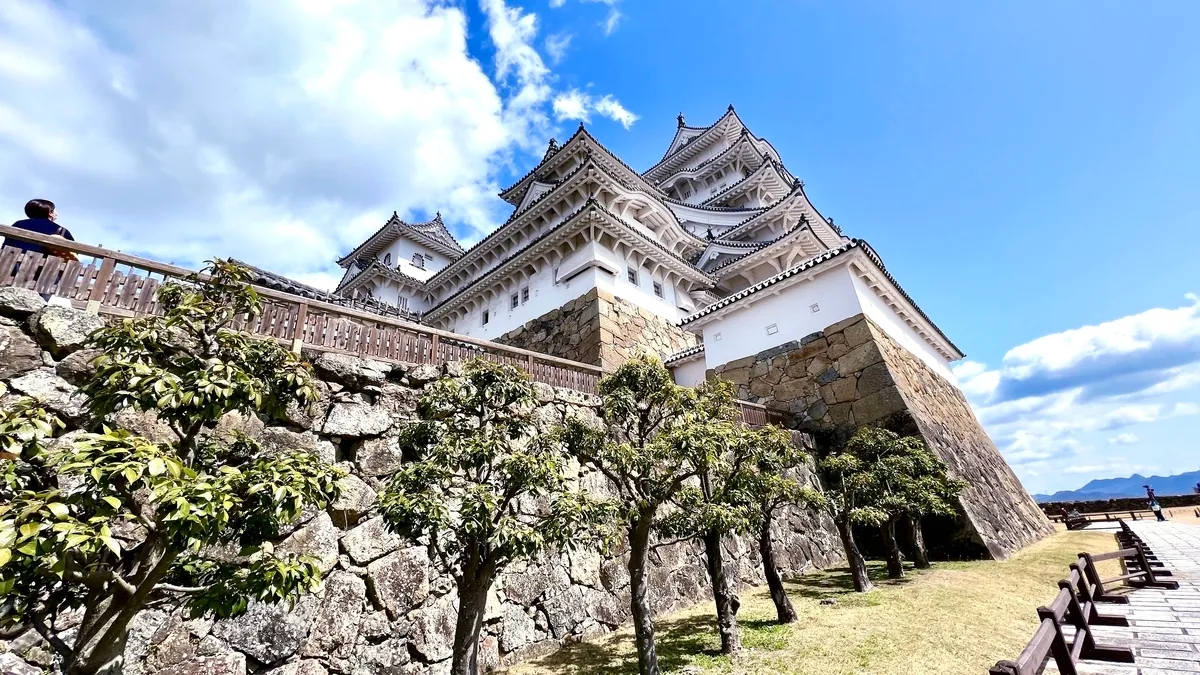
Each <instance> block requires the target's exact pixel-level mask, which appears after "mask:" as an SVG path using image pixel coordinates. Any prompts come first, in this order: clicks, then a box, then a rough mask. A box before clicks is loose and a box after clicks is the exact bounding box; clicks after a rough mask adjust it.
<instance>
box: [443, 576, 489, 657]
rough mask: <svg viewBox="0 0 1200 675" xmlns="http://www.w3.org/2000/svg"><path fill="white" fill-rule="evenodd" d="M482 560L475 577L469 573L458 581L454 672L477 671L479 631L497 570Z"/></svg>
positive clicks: (453, 655)
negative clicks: (493, 569) (482, 562)
mask: <svg viewBox="0 0 1200 675" xmlns="http://www.w3.org/2000/svg"><path fill="white" fill-rule="evenodd" d="M491 569H492V566H491V565H489V564H486V563H485V564H483V565H481V566H480V567H479V568H477V571H476V575H475V576H474V577H468V576H466V575H464V576H463V578H462V579H461V580H460V581H459V582H458V619H457V620H456V621H455V623H454V651H453V653H452V655H451V657H450V673H451V675H478V673H479V634H480V632H481V631H482V630H483V616H484V614H485V613H486V610H487V596H488V591H489V590H491V588H492V582H493V581H494V577H495V574H494V573H492V572H491Z"/></svg>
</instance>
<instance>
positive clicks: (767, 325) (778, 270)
mask: <svg viewBox="0 0 1200 675" xmlns="http://www.w3.org/2000/svg"><path fill="white" fill-rule="evenodd" d="M500 196H501V197H502V198H503V199H504V200H505V201H507V202H508V203H510V204H512V206H513V212H512V214H511V215H510V216H509V218H508V220H507V221H505V222H504V223H503V224H501V225H500V226H499V227H497V228H496V230H495V231H493V232H492V233H491V234H489V235H488V236H487V237H485V238H484V239H483V240H482V241H480V242H479V243H477V244H475V245H474V246H472V247H471V248H469V249H467V250H463V249H462V247H461V246H459V244H458V243H457V242H456V241H455V240H454V238H453V237H452V236H451V235H450V233H449V231H448V230H447V229H446V227H445V225H444V224H443V223H442V221H441V218H440V216H439V217H437V218H435V219H434V220H432V221H430V222H428V223H405V222H402V221H401V220H400V219H399V218H398V217H396V216H393V217H392V218H391V219H390V220H389V221H388V222H387V223H386V224H385V225H384V226H383V228H381V229H380V230H379V231H378V232H376V233H375V234H374V235H372V236H371V238H370V239H368V240H367V241H366V242H364V243H363V244H362V245H361V246H359V247H357V248H355V249H354V250H353V251H351V252H350V253H349V254H348V255H346V256H345V257H344V258H342V259H341V260H340V261H339V263H340V264H341V265H342V266H343V267H345V268H346V275H345V277H344V278H343V279H342V281H341V283H340V284H339V286H338V288H337V290H336V293H338V294H341V295H346V296H355V295H369V296H371V297H372V298H374V299H376V300H379V301H382V302H385V303H388V304H394V305H397V306H399V307H400V308H402V309H404V310H406V311H408V312H410V313H413V314H416V315H419V316H420V319H421V321H422V322H423V323H426V324H428V325H430V326H433V327H436V328H441V329H443V330H448V331H453V332H457V333H460V334H464V335H471V336H474V337H477V338H485V339H489V340H494V341H497V342H502V343H505V344H509V345H514V346H519V347H524V348H526V349H531V350H535V351H539V352H543V353H547V354H551V355H554V356H558V357H562V358H567V359H572V360H576V361H582V362H586V363H591V364H596V365H600V366H603V367H606V368H611V367H615V366H617V365H619V364H620V363H622V362H623V361H625V360H627V359H628V358H629V357H630V356H632V355H633V354H635V353H637V352H639V351H648V352H651V353H655V354H657V355H659V356H660V357H661V358H663V359H664V362H665V363H666V364H667V366H668V367H669V368H671V369H672V372H673V373H674V374H675V379H676V381H677V382H679V383H680V384H687V385H695V384H698V383H700V382H702V381H704V379H705V378H706V377H721V378H723V379H726V380H729V381H730V382H732V383H734V384H735V385H736V386H737V390H738V396H739V398H742V399H747V400H751V401H755V402H759V403H762V404H764V405H766V406H767V407H768V408H771V409H773V410H775V411H777V412H778V413H779V414H781V415H783V416H784V417H785V419H786V420H787V423H788V424H789V425H790V426H793V427H798V428H805V429H808V430H811V431H814V432H816V433H819V434H833V435H838V434H846V433H849V432H850V431H852V430H853V429H854V428H857V427H859V426H863V425H882V426H888V427H891V428H894V429H896V430H898V431H902V432H904V433H917V434H920V435H921V436H922V437H923V438H924V439H925V441H926V443H927V444H928V445H929V446H930V447H931V448H932V449H933V450H934V451H935V452H937V453H938V454H939V456H941V457H942V458H943V459H944V460H945V461H946V462H947V463H948V464H949V465H950V467H951V469H952V470H953V471H954V472H955V473H956V474H957V475H959V476H962V477H964V478H967V479H968V481H969V482H970V483H971V487H970V488H968V489H967V490H966V491H965V492H964V493H963V495H962V499H961V501H962V504H963V510H964V513H965V516H966V521H967V522H966V525H967V530H968V531H969V532H970V533H971V535H972V536H973V538H974V540H975V542H976V543H977V544H978V545H979V546H981V547H983V548H986V550H987V552H988V553H990V554H991V555H993V556H995V557H1005V556H1007V555H1008V554H1009V553H1010V552H1012V551H1014V550H1016V549H1019V548H1020V547H1022V546H1024V545H1025V544H1027V543H1029V542H1032V541H1034V540H1036V539H1039V538H1041V537H1042V536H1044V535H1045V534H1047V533H1048V532H1049V527H1050V526H1049V523H1048V521H1047V520H1046V519H1045V517H1044V516H1043V515H1042V513H1041V511H1040V510H1038V508H1037V506H1036V505H1035V504H1034V502H1033V500H1032V499H1031V498H1030V497H1029V495H1028V493H1027V492H1025V490H1024V488H1023V487H1022V486H1021V484H1020V482H1019V481H1018V480H1017V478H1016V476H1015V475H1014V474H1013V473H1012V470H1011V469H1010V468H1009V467H1008V465H1007V464H1006V463H1005V462H1004V459H1003V458H1002V457H1001V456H1000V453H999V452H998V451H997V450H996V448H995V446H994V445H993V444H992V442H991V440H990V439H989V438H988V436H987V434H986V432H984V430H983V429H982V427H980V425H979V423H978V421H977V420H976V419H975V416H974V414H973V413H972V412H971V409H970V407H969V406H968V404H967V402H966V399H965V398H964V397H963V395H962V392H961V391H959V389H958V387H957V386H956V384H955V381H954V377H953V375H952V374H951V371H950V368H949V364H950V363H951V362H953V361H955V360H957V359H961V358H962V357H963V353H962V352H961V351H960V350H959V349H958V348H957V347H956V346H955V345H954V344H953V343H952V342H951V341H950V340H949V339H948V338H947V337H946V335H945V334H943V333H942V331H941V330H940V329H938V327H937V326H936V325H935V324H934V323H933V321H932V320H930V318H929V317H928V316H926V315H925V313H924V312H923V311H921V309H920V307H918V306H917V304H916V302H914V301H913V299H912V298H911V297H909V295H908V294H907V293H905V292H904V289H903V288H901V287H900V285H899V283H898V282H897V281H896V279H895V278H893V276H892V275H891V274H889V273H888V271H887V269H886V268H885V267H884V264H883V261H882V260H881V259H880V257H879V255H878V254H877V253H876V252H875V251H874V250H873V249H872V248H871V247H870V246H869V245H868V244H867V243H866V242H865V241H863V240H860V239H851V238H848V237H847V236H845V235H844V234H843V233H842V231H841V230H840V229H839V228H838V227H836V226H835V225H834V224H833V221H832V220H830V219H827V218H825V217H824V216H822V215H821V214H820V212H818V211H817V209H816V208H815V207H814V206H813V204H812V203H811V202H810V201H809V199H808V196H807V195H806V194H805V191H804V183H803V182H802V181H800V180H799V179H798V178H797V177H795V176H793V175H792V174H791V173H790V172H789V171H788V170H787V168H786V167H785V165H784V163H783V161H782V159H781V158H780V156H779V153H778V152H776V150H775V148H773V147H772V146H771V144H770V143H769V142H767V141H766V140H765V139H762V138H759V137H758V136H755V135H754V134H753V133H752V132H751V131H750V129H749V128H748V127H747V126H746V125H745V124H744V123H743V122H742V120H741V118H739V117H738V115H737V113H736V112H735V111H734V109H733V107H732V106H730V107H729V109H728V110H727V111H726V112H725V114H724V115H722V116H721V117H720V119H718V120H717V121H715V122H714V123H712V124H711V125H709V126H706V127H692V126H688V125H687V124H685V123H684V119H683V116H682V115H680V116H679V118H678V125H677V127H676V130H675V136H674V138H672V139H671V142H670V143H669V145H668V146H667V149H666V152H665V153H664V155H663V157H662V159H661V160H659V162H658V163H657V164H655V165H654V166H652V167H650V168H649V169H648V170H646V171H644V172H641V173H639V172H637V171H636V170H634V169H633V168H631V167H630V166H629V165H628V164H626V163H625V162H623V161H622V160H621V159H620V158H619V157H617V156H616V155H615V154H613V153H612V152H611V151H609V150H608V149H607V148H606V147H604V145H602V144H601V143H600V142H599V141H597V140H596V139H595V138H594V137H593V136H592V135H591V134H590V133H588V132H587V130H586V129H585V128H584V127H583V125H580V127H579V130H578V131H576V132H575V134H574V135H572V136H571V137H570V138H569V139H568V140H567V141H566V142H564V143H562V144H561V145H559V144H558V143H557V142H555V141H554V140H551V141H550V144H549V147H548V148H547V149H546V153H545V155H544V156H543V158H542V160H541V162H539V163H538V165H537V166H535V167H534V168H533V169H532V170H531V171H530V172H529V173H528V174H526V175H525V176H523V177H522V178H521V179H520V180H518V181H517V182H516V183H514V184H513V185H512V186H511V187H509V188H507V189H505V190H504V191H503V192H501V193H500Z"/></svg>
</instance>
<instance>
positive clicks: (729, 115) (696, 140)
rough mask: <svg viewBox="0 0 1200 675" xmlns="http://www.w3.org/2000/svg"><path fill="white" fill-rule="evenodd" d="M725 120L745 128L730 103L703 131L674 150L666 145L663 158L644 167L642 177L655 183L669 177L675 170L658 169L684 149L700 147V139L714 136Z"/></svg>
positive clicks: (682, 152) (703, 139) (677, 133)
mask: <svg viewBox="0 0 1200 675" xmlns="http://www.w3.org/2000/svg"><path fill="white" fill-rule="evenodd" d="M727 120H733V121H735V122H736V123H737V125H738V126H739V127H741V128H745V126H746V125H745V124H742V120H741V119H740V118H739V117H738V116H737V113H736V112H734V110H733V106H732V105H731V106H729V107H728V108H727V109H726V110H725V114H724V115H721V117H720V118H718V119H717V121H716V122H713V123H712V124H710V125H708V126H707V127H704V131H702V132H700V133H699V134H697V135H695V136H693V137H692V138H691V139H690V140H689V141H688V142H687V143H684V144H683V145H680V146H679V147H677V148H675V149H674V151H671V148H670V147H668V148H667V150H668V152H667V154H665V155H663V158H662V159H660V160H659V161H658V163H657V164H655V165H654V166H652V167H650V168H649V169H646V170H645V171H643V172H642V177H644V178H645V179H646V180H648V181H651V182H653V183H655V184H657V183H659V182H660V181H661V180H662V179H664V178H669V177H670V174H673V173H675V170H671V171H670V172H669V173H662V172H661V171H660V169H663V168H664V167H665V166H666V165H667V164H668V163H669V162H671V161H672V160H673V159H676V158H678V157H681V156H682V155H683V154H687V153H686V152H685V151H686V150H688V149H689V148H698V147H701V146H702V145H703V143H701V141H707V140H708V139H710V138H712V137H716V136H717V135H718V130H719V129H720V128H721V127H722V125H723V123H725V122H726V121H727ZM679 134H680V131H679V130H676V132H675V136H676V137H678V136H679ZM671 143H672V145H674V143H675V141H674V139H672V141H671Z"/></svg>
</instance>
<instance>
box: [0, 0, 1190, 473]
mask: <svg viewBox="0 0 1200 675" xmlns="http://www.w3.org/2000/svg"><path fill="white" fill-rule="evenodd" d="M207 4H209V3H192V2H184V1H182V0H179V1H175V2H157V1H152V0H135V1H132V2H128V3H122V4H121V6H120V8H114V7H110V6H108V5H107V4H106V6H105V7H104V8H103V9H102V10H101V9H100V8H99V7H98V6H97V5H96V3H92V2H87V1H85V0H62V1H59V2H52V1H50V0H9V2H6V11H5V13H4V15H3V16H0V91H4V92H5V94H3V95H0V177H3V180H2V181H0V221H4V220H10V219H15V218H17V217H19V209H20V205H21V204H23V203H24V201H25V200H26V199H27V198H29V197H30V196H34V195H37V196H46V197H49V198H51V199H54V200H55V201H56V202H58V203H59V205H60V209H59V211H60V213H61V214H62V218H63V222H64V223H65V224H67V225H68V226H69V227H71V228H72V229H73V230H74V231H75V233H76V235H77V236H78V237H79V238H81V239H86V240H88V241H92V242H95V243H102V244H104V245H107V246H112V247H114V248H121V249H123V250H128V251H135V252H139V253H143V254H147V255H151V256H153V257H156V258H160V259H165V260H171V261H174V262H177V263H184V264H194V263H196V262H197V261H199V260H202V259H204V258H206V257H209V256H213V255H235V256H237V257H239V258H242V259H245V260H248V261H250V262H254V263H256V264H260V265H262V266H265V267H269V268H271V269H273V270H276V271H279V272H282V273H286V274H290V275H293V276H295V277H297V278H300V279H303V280H306V281H310V282H312V283H315V284H320V285H328V284H329V283H331V281H332V280H333V279H334V278H335V277H336V276H337V269H336V267H335V266H334V265H333V262H332V261H333V260H334V259H335V258H336V257H337V256H338V254H339V253H343V252H345V251H346V250H348V249H349V248H350V247H351V246H353V245H354V244H356V243H357V242H358V241H360V240H361V239H362V238H363V237H364V236H366V234H368V233H369V232H371V231H373V230H374V229H375V228H377V227H378V226H379V224H380V223H381V222H382V219H383V218H385V217H386V216H387V215H390V213H391V212H392V211H393V210H397V211H399V212H400V213H401V215H403V216H406V217H421V216H423V215H427V214H430V213H432V212H433V211H436V210H440V211H441V212H442V213H443V215H444V216H445V217H446V218H447V219H448V220H450V221H451V222H452V223H453V225H454V227H455V229H456V231H457V232H458V233H459V234H460V235H461V236H462V237H463V238H464V239H466V240H472V239H477V238H478V237H479V236H481V234H482V233H486V232H487V231H488V230H490V229H491V228H492V227H494V226H495V224H497V223H499V222H501V221H502V220H503V219H504V217H505V216H506V215H507V213H506V210H505V207H504V205H503V204H502V203H501V202H500V201H499V200H498V199H496V198H495V192H496V191H497V190H498V189H499V188H500V187H503V186H505V185H506V184H507V183H508V182H509V181H510V180H511V179H513V178H514V177H515V176H518V175H520V174H523V173H524V172H525V171H527V170H528V169H529V168H531V167H532V162H533V161H534V160H535V159H536V158H537V157H540V155H541V152H542V150H543V149H544V147H545V143H546V140H547V139H548V138H549V137H550V136H552V135H557V136H558V137H559V138H560V139H563V138H565V137H566V136H567V135H569V134H570V133H571V131H572V130H573V128H574V127H575V126H576V124H577V123H578V120H579V118H581V117H586V118H587V121H588V124H589V126H590V128H591V129H592V130H593V132H594V133H595V134H596V135H597V136H598V137H599V138H600V139H601V140H602V141H603V142H605V143H606V144H608V145H609V147H611V148H612V149H613V150H614V151H615V152H617V153H618V154H619V155H620V156H621V157H623V158H624V159H626V160H627V161H628V162H629V163H630V164H632V165H633V166H635V167H642V168H644V167H648V166H649V165H651V164H652V163H653V162H654V161H656V160H657V159H658V157H659V156H660V155H661V154H662V152H663V150H664V149H665V146H666V144H667V143H668V142H669V140H670V137H671V134H672V133H673V130H674V125H675V115H676V114H677V113H679V112H683V113H684V114H685V115H686V117H687V120H688V123H689V124H706V123H708V122H711V121H712V120H714V119H716V118H717V117H718V116H719V115H720V114H721V112H722V111H723V110H724V108H725V106H726V105H727V104H730V103H732V104H734V105H735V106H736V107H737V109H738V112H739V114H740V115H741V116H742V118H743V119H744V120H745V121H746V122H747V123H748V124H749V125H750V126H751V128H752V129H753V130H754V131H755V132H756V133H757V134H759V135H762V136H766V137H767V138H768V139H770V140H771V142H772V143H773V144H774V145H775V147H776V148H777V149H778V150H779V151H780V153H781V154H782V156H783V158H784V160H785V162H786V163H787V165H788V167H789V169H790V170H791V171H792V172H793V173H795V174H797V175H799V176H800V177H802V178H803V179H804V180H805V182H806V185H807V190H808V193H809V194H810V196H811V197H812V199H813V200H814V202H815V203H816V204H817V206H818V208H820V209H821V211H822V212H823V213H825V214H826V215H831V216H833V217H834V218H835V219H836V221H837V223H838V224H839V225H841V226H842V227H843V228H844V229H845V230H846V232H847V233H848V234H850V235H851V236H857V237H862V238H865V239H867V240H868V241H870V242H871V244H872V245H873V246H874V247H875V248H877V249H878V250H879V251H880V252H881V254H882V255H883V257H884V259H885V261H886V263H887V264H888V266H889V269H890V270H891V271H892V272H893V273H894V274H896V276H897V277H898V278H899V279H900V280H901V282H902V283H903V284H904V286H905V287H906V289H907V290H908V291H909V292H910V293H911V294H912V295H913V296H914V297H915V298H916V299H917V300H918V301H919V302H920V303H921V305H922V307H923V308H924V309H925V310H926V311H927V312H928V313H929V314H930V315H931V316H932V317H933V319H934V320H935V321H937V322H938V324H939V325H940V326H941V327H942V328H943V329H944V330H945V331H946V332H947V333H948V334H949V335H950V336H951V337H952V338H953V339H954V340H955V341H956V343H957V344H958V345H959V346H960V347H961V348H962V349H963V350H964V351H966V352H967V354H968V355H969V356H968V362H967V363H964V364H961V365H960V366H959V370H958V373H959V375H960V379H961V382H962V385H963V388H964V390H965V391H966V392H967V393H968V396H969V397H970V399H971V401H972V403H973V404H974V405H975V407H976V410H977V411H978V413H979V414H980V416H981V418H982V419H983V420H984V422H985V424H986V426H987V427H988V429H989V431H990V432H991V433H992V436H993V438H994V439H995V440H996V441H997V444H998V445H999V446H1000V447H1001V448H1002V450H1003V451H1004V452H1005V454H1006V456H1007V457H1008V458H1009V460H1010V462H1011V463H1012V464H1013V465H1014V468H1015V469H1016V470H1017V472H1018V474H1019V475H1020V476H1021V478H1022V480H1024V481H1025V483H1026V485H1027V486H1028V487H1029V488H1030V489H1031V490H1032V491H1038V492H1041V491H1050V490H1054V489H1062V488H1069V487H1074V486H1078V485H1080V484H1082V483H1084V482H1086V480H1088V479H1090V478H1094V477H1101V476H1111V475H1119V474H1128V473H1130V472H1132V471H1140V472H1142V473H1152V472H1160V473H1172V472H1178V471H1183V470H1193V469H1196V468H1198V467H1200V450H1198V448H1197V446H1196V442H1195V440H1194V439H1196V438H1197V437H1200V433H1198V432H1200V309H1198V308H1197V300H1196V298H1195V296H1194V295H1192V296H1189V295H1188V294H1189V293H1200V272H1198V270H1200V266H1197V264H1196V262H1195V261H1196V252H1197V250H1198V249H1200V228H1197V227H1196V225H1197V221H1198V220H1200V217H1198V216H1200V204H1198V203H1197V202H1196V200H1195V199H1194V198H1193V195H1195V194H1196V189H1195V187H1194V186H1195V185H1196V184H1197V182H1198V181H1200V130H1198V129H1200V125H1197V124H1196V120H1200V86H1198V85H1200V50H1196V49H1195V48H1194V44H1193V43H1194V39H1193V36H1194V27H1195V26H1196V25H1197V24H1198V22H1200V5H1198V4H1196V3H1194V2H1188V1H1179V2H1165V1H1164V2H1157V3H1136V4H1135V3H1128V2H1100V1H1087V2H1084V1H1078V2H1057V3H1035V2H1008V3H1002V4H997V5H992V6H977V3H976V4H971V3H967V4H962V3H959V4H958V5H954V4H951V3H943V2H936V3H934V2H930V3H920V2H911V3H903V4H897V3H890V2H859V3H840V2H785V1H783V0H777V1H772V2H754V3H749V2H741V3H731V2H704V1H692V2H674V1H670V2H664V1H656V2H653V3H650V2H644V1H643V2H639V1H638V0H590V1H584V0H537V1H535V2H507V3H506V1H505V0H464V1H463V2H430V1H427V0H389V1H387V2H385V1H383V0H376V1H375V2H365V1H364V2H342V3H326V2H319V1H317V0H263V1H261V2H255V3H249V2H242V3H235V2H230V3H222V4H221V6H220V8H216V7H215V3H213V4H214V6H213V7H206V6H205V5H207Z"/></svg>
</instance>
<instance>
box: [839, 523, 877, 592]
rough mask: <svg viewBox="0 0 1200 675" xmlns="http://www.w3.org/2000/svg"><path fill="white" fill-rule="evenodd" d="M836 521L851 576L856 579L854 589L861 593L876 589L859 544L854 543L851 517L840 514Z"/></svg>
mask: <svg viewBox="0 0 1200 675" xmlns="http://www.w3.org/2000/svg"><path fill="white" fill-rule="evenodd" d="M836 521H837V529H838V535H839V536H841V538H842V548H843V549H844V550H845V551H846V564H847V565H849V566H850V576H851V577H852V578H853V580H854V590H855V591H857V592H859V593H864V592H866V591H870V590H874V588H875V584H872V583H871V577H870V576H868V575H867V561H866V560H863V557H862V553H859V551H858V544H856V543H854V531H853V530H851V529H850V520H849V518H847V517H846V516H839V517H838V518H837V519H836Z"/></svg>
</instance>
